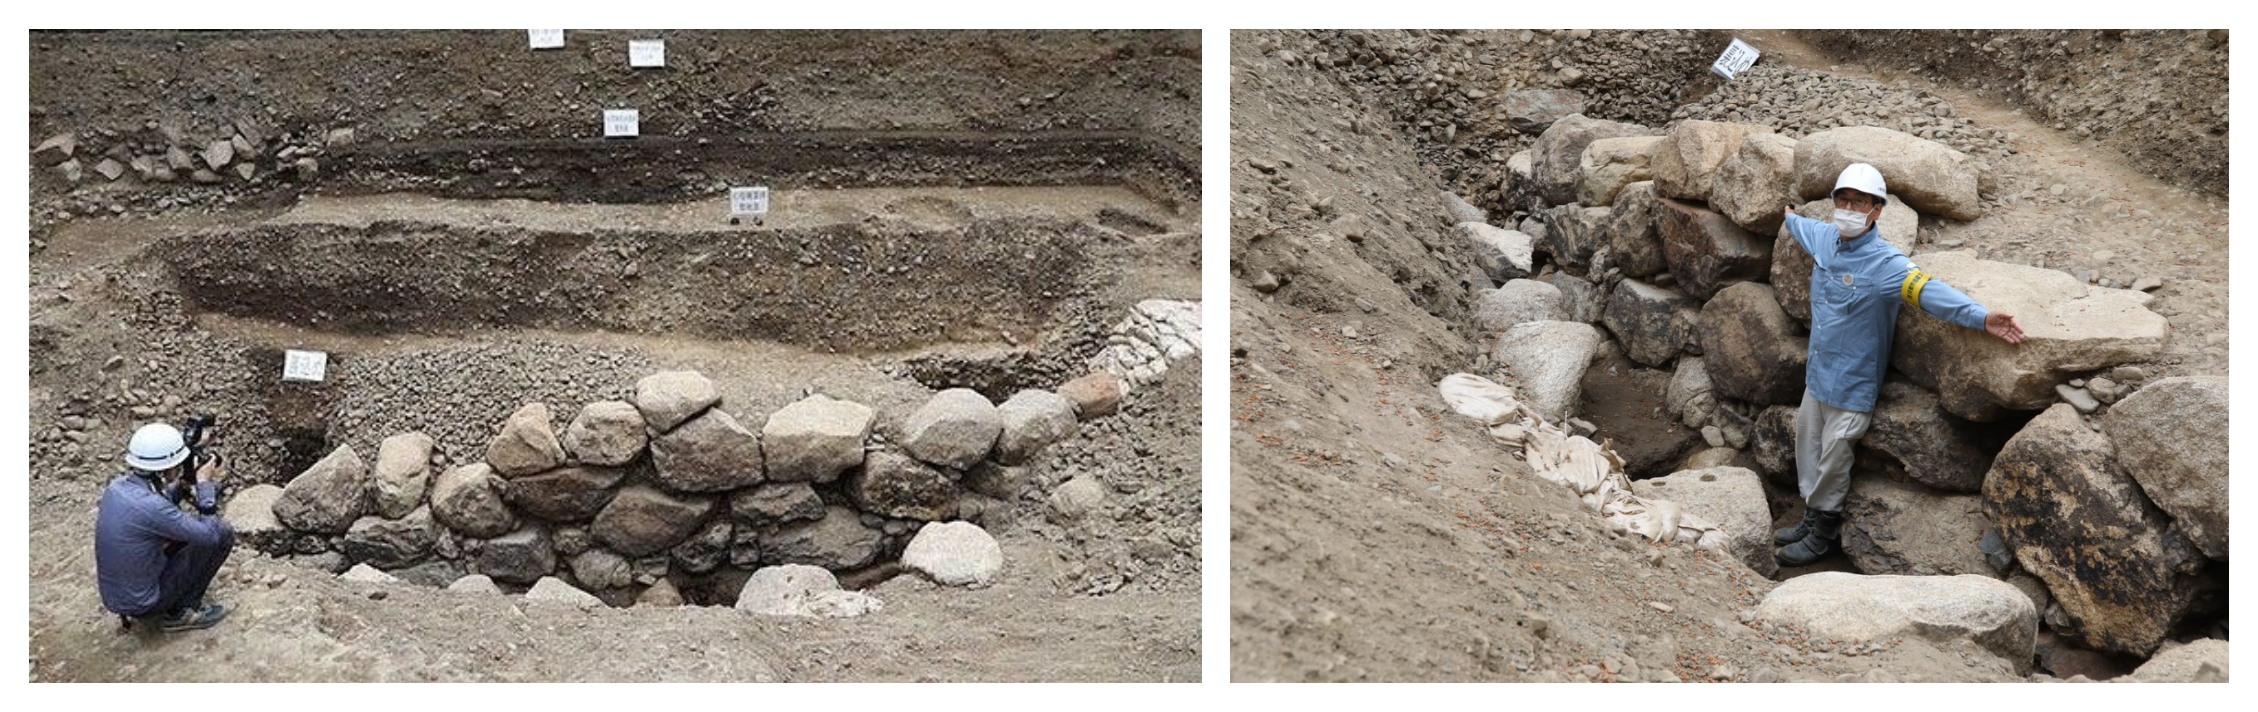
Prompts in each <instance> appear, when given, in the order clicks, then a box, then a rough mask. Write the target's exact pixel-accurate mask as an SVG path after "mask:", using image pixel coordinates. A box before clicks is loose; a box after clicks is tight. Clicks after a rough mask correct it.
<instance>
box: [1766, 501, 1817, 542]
mask: <svg viewBox="0 0 2258 712" xmlns="http://www.w3.org/2000/svg"><path fill="white" fill-rule="evenodd" d="M1810 533H1811V510H1808V509H1807V510H1804V513H1803V521H1800V522H1796V523H1795V526H1792V527H1782V528H1779V529H1775V530H1773V531H1772V545H1773V546H1787V545H1789V544H1793V543H1796V542H1799V541H1803V537H1804V535H1806V534H1810Z"/></svg>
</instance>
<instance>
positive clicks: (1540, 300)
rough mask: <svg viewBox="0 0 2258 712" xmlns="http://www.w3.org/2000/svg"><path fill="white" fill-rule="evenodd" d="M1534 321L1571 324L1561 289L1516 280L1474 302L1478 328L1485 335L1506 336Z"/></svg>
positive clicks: (1484, 294) (1530, 280)
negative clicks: (1505, 332)
mask: <svg viewBox="0 0 2258 712" xmlns="http://www.w3.org/2000/svg"><path fill="white" fill-rule="evenodd" d="M1532 321H1570V319H1569V317H1568V310H1567V309H1565V308H1562V306H1561V300H1560V288H1559V287H1556V286H1553V285H1552V284H1549V283H1546V282H1539V281H1536V280H1533V279H1516V280H1513V281H1510V282H1506V283H1505V286H1502V287H1498V288H1497V289H1490V290H1484V291H1483V292H1482V294H1481V296H1478V297H1475V300H1474V324H1475V326H1476V327H1478V328H1480V329H1481V330H1482V333H1485V334H1496V333H1503V332H1504V331H1505V330H1507V329H1511V328H1513V327H1514V325H1517V324H1523V323H1527V322H1532Z"/></svg>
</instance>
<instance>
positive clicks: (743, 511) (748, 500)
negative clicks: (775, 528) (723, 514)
mask: <svg viewBox="0 0 2258 712" xmlns="http://www.w3.org/2000/svg"><path fill="white" fill-rule="evenodd" d="M729 512H730V514H732V515H735V516H736V517H737V518H738V519H740V520H743V521H746V522H750V523H753V524H761V525H767V524H783V523H786V522H802V521H813V520H816V519H820V518H822V517H823V497H821V496H819V495H817V494H816V493H815V487H813V486H810V485H809V484H808V483H805V482H789V483H781V484H766V485H761V486H759V487H748V488H746V489H742V490H738V491H737V492H736V493H735V494H732V495H730V496H729Z"/></svg>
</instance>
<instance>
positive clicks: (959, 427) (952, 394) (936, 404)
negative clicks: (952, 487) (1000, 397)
mask: <svg viewBox="0 0 2258 712" xmlns="http://www.w3.org/2000/svg"><path fill="white" fill-rule="evenodd" d="M1003 428H1004V425H1003V416H1001V415H998V414H997V413H996V405H995V404H994V403H990V402H988V398H987V396H983V395H980V392H979V391H975V390H972V389H970V388H951V389H948V390H945V391H941V392H939V393H935V394H933V398H932V399H931V400H928V401H926V402H925V405H923V406H919V407H918V409H917V410H916V411H914V412H911V413H910V415H909V417H908V418H906V419H904V420H903V421H902V432H901V443H902V449H904V450H906V451H908V452H909V454H910V455H912V456H915V457H916V458H917V459H920V460H924V461H926V462H930V463H933V464H936V465H941V466H944V467H952V468H956V469H959V470H962V469H965V468H969V467H972V466H973V465H974V464H975V463H978V462H980V459H981V458H984V457H987V456H988V452H989V451H990V450H991V449H993V448H994V447H995V445H996V436H997V435H999V434H1002V433H1003Z"/></svg>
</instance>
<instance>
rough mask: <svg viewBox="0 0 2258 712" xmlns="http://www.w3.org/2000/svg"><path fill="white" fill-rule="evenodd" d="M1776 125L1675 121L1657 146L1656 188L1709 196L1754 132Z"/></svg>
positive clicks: (1674, 194) (1672, 194) (1665, 193)
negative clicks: (1721, 172)
mask: <svg viewBox="0 0 2258 712" xmlns="http://www.w3.org/2000/svg"><path fill="white" fill-rule="evenodd" d="M1771 132H1772V129H1771V127H1768V126H1758V125H1755V124H1728V123H1723V122H1718V121H1702V120H1699V119H1688V120H1685V121H1680V122H1678V123H1676V124H1673V125H1671V127H1670V132H1669V133H1668V134H1665V135H1664V136H1663V138H1662V143H1661V144H1660V145H1659V146H1657V147H1655V150H1654V166H1653V169H1654V189H1655V192H1657V193H1660V194H1661V195H1662V197H1665V198H1678V199H1682V200H1709V196H1710V186H1711V184H1712V183H1713V182H1714V180H1715V178H1716V177H1717V170H1718V168H1720V167H1722V166H1723V165H1725V161H1726V159H1729V158H1732V157H1733V156H1734V155H1735V154H1738V153H1739V152H1740V150H1741V143H1742V142H1743V141H1744V140H1745V139H1747V137H1748V136H1749V135H1750V134H1768V133H1771Z"/></svg>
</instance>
